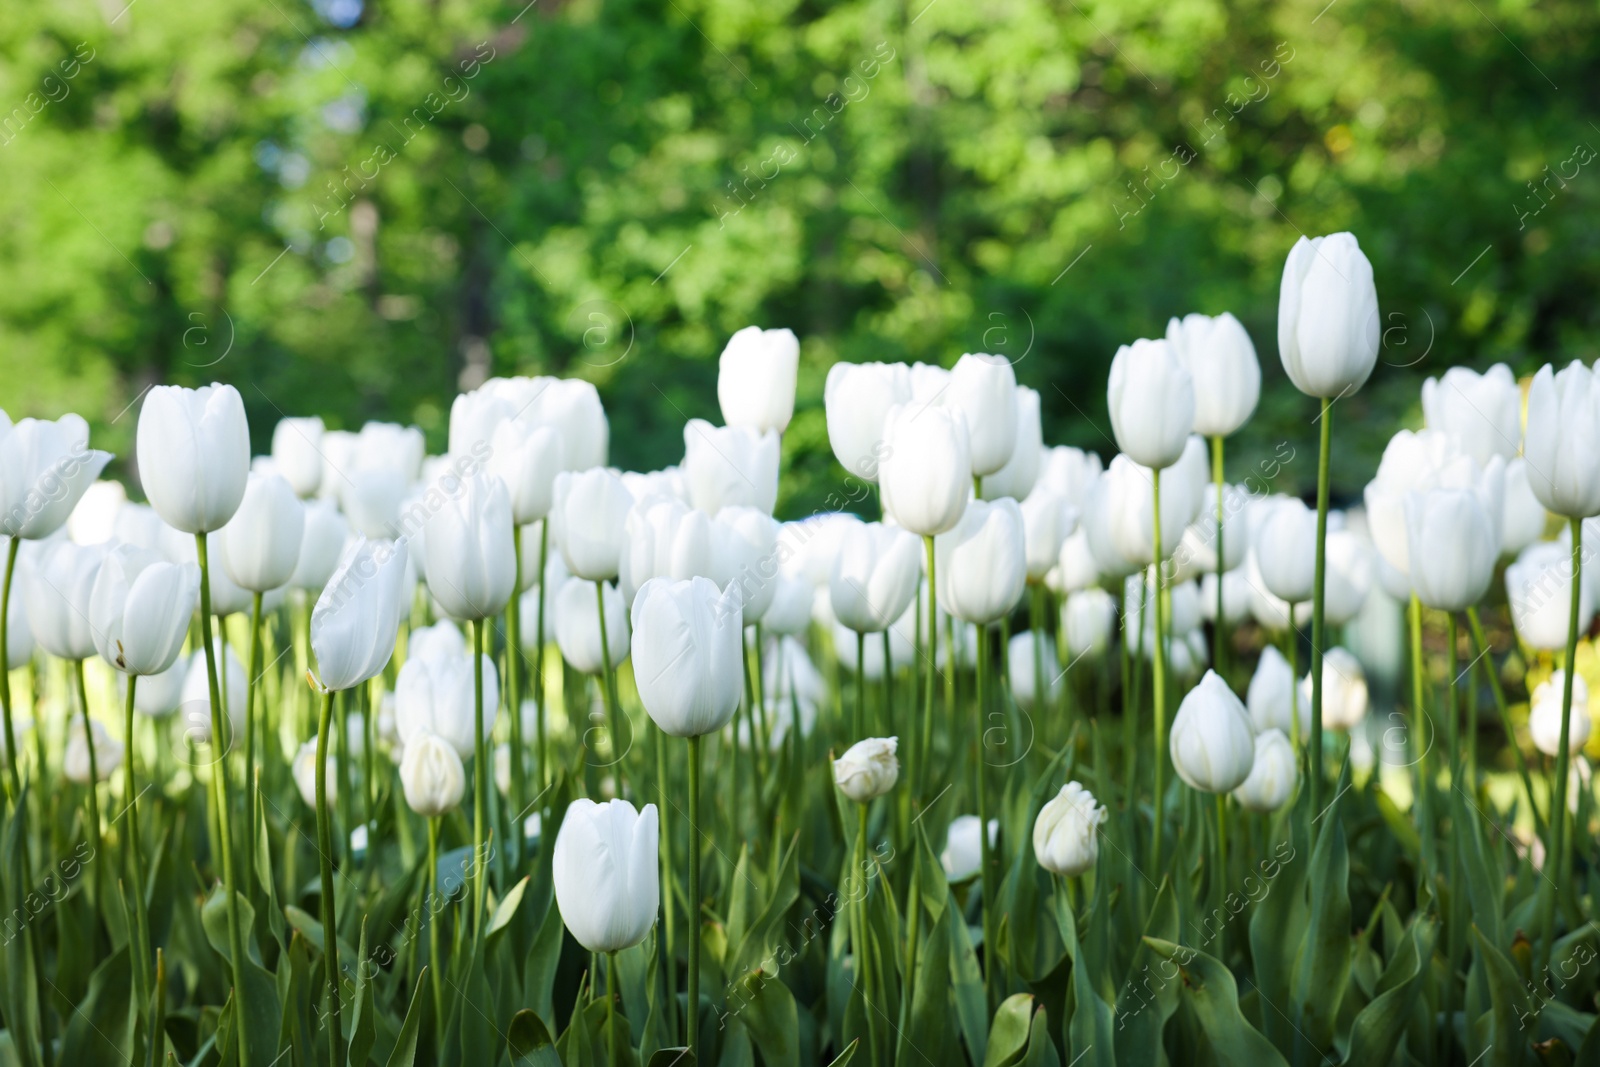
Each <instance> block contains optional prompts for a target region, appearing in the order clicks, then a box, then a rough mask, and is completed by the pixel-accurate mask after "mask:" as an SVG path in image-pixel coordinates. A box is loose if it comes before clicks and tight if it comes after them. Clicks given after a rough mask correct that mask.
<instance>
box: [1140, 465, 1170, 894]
mask: <svg viewBox="0 0 1600 1067" xmlns="http://www.w3.org/2000/svg"><path fill="white" fill-rule="evenodd" d="M1152 473H1153V474H1154V478H1153V480H1152V484H1153V487H1154V496H1155V507H1154V512H1153V519H1154V521H1153V523H1152V528H1153V531H1154V533H1153V542H1152V544H1151V551H1150V554H1151V556H1153V557H1154V559H1155V576H1156V595H1155V597H1154V600H1155V609H1156V647H1155V649H1154V651H1155V656H1154V658H1153V660H1152V665H1153V674H1154V682H1153V683H1152V685H1151V690H1152V691H1153V693H1154V696H1155V713H1156V715H1155V718H1156V750H1155V753H1154V755H1155V761H1156V775H1155V778H1156V781H1155V789H1156V794H1155V846H1154V849H1153V853H1152V855H1151V861H1150V862H1151V866H1153V867H1154V868H1155V869H1156V870H1160V869H1161V837H1162V833H1163V830H1164V825H1163V824H1164V823H1165V822H1166V785H1167V617H1166V609H1165V606H1164V604H1163V598H1162V596H1161V594H1162V592H1163V591H1164V589H1165V587H1166V581H1165V579H1164V577H1163V575H1162V573H1161V572H1162V569H1163V568H1162V566H1161V555H1162V553H1161V471H1160V470H1159V469H1157V470H1155V471H1153V472H1152ZM1139 631H1140V633H1141V634H1142V633H1143V632H1144V619H1143V617H1142V616H1141V618H1140V620H1139Z"/></svg>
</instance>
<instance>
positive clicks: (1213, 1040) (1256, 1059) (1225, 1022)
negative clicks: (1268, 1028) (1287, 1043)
mask: <svg viewBox="0 0 1600 1067" xmlns="http://www.w3.org/2000/svg"><path fill="white" fill-rule="evenodd" d="M1145 943H1146V944H1147V945H1149V946H1150V947H1151V948H1152V949H1154V950H1155V952H1156V954H1157V955H1158V956H1160V957H1161V958H1162V959H1163V960H1165V961H1167V964H1168V965H1170V966H1173V967H1176V968H1177V974H1176V975H1173V976H1172V977H1173V978H1175V979H1176V980H1177V982H1176V984H1177V985H1178V987H1179V995H1180V996H1181V997H1182V998H1183V1002H1184V1003H1185V1004H1186V1005H1188V1007H1189V1010H1191V1011H1192V1012H1194V1016H1195V1020H1196V1021H1197V1022H1199V1024H1200V1028H1201V1029H1202V1030H1204V1031H1205V1035H1206V1043H1207V1044H1208V1045H1209V1046H1210V1051H1211V1053H1212V1055H1214V1056H1215V1057H1216V1061H1217V1062H1218V1063H1226V1064H1235V1063H1239V1064H1250V1065H1251V1067H1288V1061H1287V1060H1285V1059H1284V1058H1283V1055H1282V1053H1280V1052H1279V1051H1278V1050H1277V1048H1275V1047H1274V1046H1273V1044H1272V1042H1271V1041H1268V1040H1267V1039H1266V1037H1264V1036H1263V1035H1262V1033H1261V1032H1260V1031H1259V1030H1257V1029H1256V1028H1255V1027H1253V1026H1251V1025H1250V1023H1249V1022H1248V1021H1247V1020H1246V1019H1245V1017H1244V1014H1243V1013H1242V1012H1240V1011H1239V988H1238V986H1237V985H1236V984H1235V983H1234V981H1233V974H1232V972H1230V971H1229V970H1228V968H1227V967H1225V966H1223V965H1222V963H1221V962H1220V961H1218V960H1216V959H1215V958H1213V957H1211V956H1208V955H1206V954H1205V953H1204V952H1196V951H1194V950H1193V949H1190V948H1184V947H1183V946H1181V945H1175V944H1173V943H1172V942H1170V941H1158V940H1156V939H1154V938H1146V939H1145Z"/></svg>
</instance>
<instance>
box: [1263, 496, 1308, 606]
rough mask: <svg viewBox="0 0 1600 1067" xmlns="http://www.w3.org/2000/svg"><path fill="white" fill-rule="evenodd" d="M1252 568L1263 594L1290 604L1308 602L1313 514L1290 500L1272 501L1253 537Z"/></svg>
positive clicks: (1296, 501)
mask: <svg viewBox="0 0 1600 1067" xmlns="http://www.w3.org/2000/svg"><path fill="white" fill-rule="evenodd" d="M1255 546H1256V547H1255V552H1256V564H1257V566H1259V567H1260V569H1261V581H1262V583H1263V584H1264V585H1265V586H1266V587H1267V592H1269V593H1271V594H1272V595H1273V596H1275V597H1277V598H1278V599H1280V600H1284V601H1287V602H1288V603H1290V604H1300V603H1304V602H1305V601H1308V600H1310V599H1311V596H1312V593H1313V591H1314V586H1315V578H1316V565H1317V513H1316V512H1315V511H1312V510H1311V509H1310V508H1308V507H1306V506H1305V504H1303V503H1301V502H1300V501H1299V500H1296V499H1294V498H1292V497H1285V498H1282V499H1280V500H1274V501H1272V502H1271V503H1270V504H1269V506H1268V509H1267V511H1266V513H1265V515H1264V516H1263V517H1262V519H1261V520H1260V524H1259V525H1258V526H1257V528H1256V534H1255Z"/></svg>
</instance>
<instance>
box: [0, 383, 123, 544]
mask: <svg viewBox="0 0 1600 1067" xmlns="http://www.w3.org/2000/svg"><path fill="white" fill-rule="evenodd" d="M110 461H111V453H109V452H100V451H97V450H95V449H92V448H90V447H89V424H88V423H87V422H85V421H84V420H83V417H82V416H80V415H63V416H61V418H59V419H57V420H55V421H54V422H51V421H49V420H48V419H22V420H21V421H19V422H18V423H17V424H16V425H14V426H13V425H12V424H11V420H10V419H8V418H6V415H5V413H4V412H0V534H3V535H5V536H7V537H21V538H24V539H25V540H30V541H33V540H39V539H40V538H45V537H49V536H50V535H51V534H53V533H55V532H56V531H57V530H59V529H61V526H62V524H63V523H65V522H66V521H67V518H68V517H69V516H70V515H71V514H72V509H73V508H74V507H76V506H77V504H78V501H79V500H80V499H81V498H82V497H83V495H84V493H85V492H87V491H88V489H89V486H90V485H92V484H93V483H94V480H95V479H96V478H98V477H99V476H100V472H101V471H102V470H104V469H105V465H106V464H107V463H109V462H110Z"/></svg>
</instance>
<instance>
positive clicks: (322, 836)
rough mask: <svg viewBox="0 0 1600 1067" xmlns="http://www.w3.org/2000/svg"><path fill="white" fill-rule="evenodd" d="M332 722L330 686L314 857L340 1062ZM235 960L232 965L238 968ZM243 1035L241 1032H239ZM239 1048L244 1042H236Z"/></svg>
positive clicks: (335, 1060) (332, 1038) (322, 728)
mask: <svg viewBox="0 0 1600 1067" xmlns="http://www.w3.org/2000/svg"><path fill="white" fill-rule="evenodd" d="M332 722H333V690H331V689H330V690H327V691H325V692H324V693H323V694H322V715H321V717H320V718H319V719H318V720H317V766H316V768H315V773H316V783H317V784H316V792H317V798H316V799H317V852H318V856H317V861H318V865H319V866H320V867H321V868H322V958H323V970H324V971H326V972H327V976H328V1023H327V1026H328V1062H329V1063H330V1064H334V1065H337V1064H339V1063H341V1062H343V1057H342V1056H341V1055H340V1050H339V1046H340V1043H341V1038H342V1031H341V1030H340V1024H339V911H338V908H337V907H336V906H335V903H334V898H333V817H332V816H331V814H330V813H329V812H328V733H329V730H330V727H331V725H332ZM237 966H238V964H237V962H236V963H235V969H237ZM234 1008H235V1011H236V1012H237V1017H238V1018H239V1019H241V1020H242V1019H243V1018H244V1015H245V1012H244V1010H243V1008H242V1006H241V1005H240V1002H239V1000H238V999H237V995H236V997H235V999H234ZM241 1037H242V1035H241ZM239 1045H240V1049H241V1051H242V1050H243V1046H244V1042H243V1041H242V1040H241V1041H240V1042H239Z"/></svg>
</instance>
